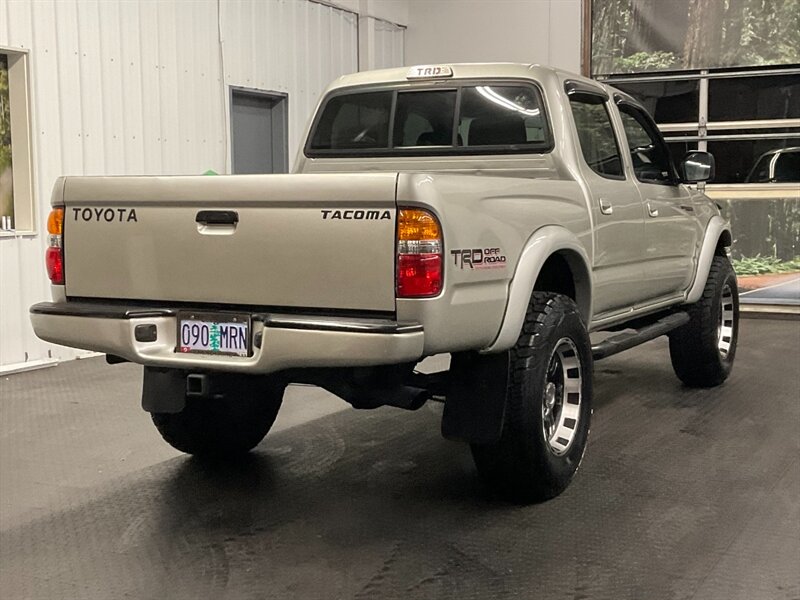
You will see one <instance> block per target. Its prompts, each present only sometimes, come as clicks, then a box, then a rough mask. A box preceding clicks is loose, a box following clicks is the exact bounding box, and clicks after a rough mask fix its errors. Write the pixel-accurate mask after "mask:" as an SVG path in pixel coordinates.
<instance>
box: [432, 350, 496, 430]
mask: <svg viewBox="0 0 800 600" xmlns="http://www.w3.org/2000/svg"><path fill="white" fill-rule="evenodd" d="M508 368H509V361H508V352H500V353H497V354H478V353H476V352H460V353H457V354H453V356H452V358H451V360H450V377H449V381H448V384H447V400H446V401H445V403H444V415H443V416H442V435H443V436H444V437H445V438H447V439H451V440H461V441H464V442H469V443H471V444H492V443H494V442H497V441H498V440H499V439H500V435H501V434H502V432H503V419H504V416H505V410H506V389H507V387H508Z"/></svg>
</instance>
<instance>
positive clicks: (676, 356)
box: [669, 256, 739, 387]
mask: <svg viewBox="0 0 800 600" xmlns="http://www.w3.org/2000/svg"><path fill="white" fill-rule="evenodd" d="M688 310H689V316H690V317H691V319H690V320H689V322H688V323H687V324H686V325H683V326H682V327H679V328H678V329H676V330H675V331H673V332H672V333H670V335H669V355H670V358H671V359H672V368H673V369H674V370H675V374H676V375H677V376H678V378H679V379H680V380H681V381H682V382H683V383H685V384H686V385H688V386H692V387H713V386H715V385H719V384H720V383H722V382H723V381H725V380H726V379H727V378H728V375H730V372H731V368H732V367H733V359H734V358H735V357H736V343H737V340H738V337H739V291H738V288H737V285H736V273H734V271H733V267H732V266H731V263H730V261H729V260H728V259H727V258H726V257H725V256H715V257H714V260H713V261H712V263H711V270H710V271H709V273H708V279H707V280H706V286H705V289H704V290H703V295H702V296H701V297H700V300H698V301H697V302H696V303H695V304H692V305H691V306H690V307H689V309H688Z"/></svg>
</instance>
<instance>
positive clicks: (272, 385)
mask: <svg viewBox="0 0 800 600" xmlns="http://www.w3.org/2000/svg"><path fill="white" fill-rule="evenodd" d="M220 379H222V380H223V381H225V384H224V386H223V388H222V389H223V390H224V391H223V392H222V393H220V394H216V395H215V397H212V398H197V397H187V398H186V406H185V407H184V409H183V410H182V411H181V412H179V413H152V414H151V417H152V419H153V424H154V425H155V426H156V429H157V430H158V432H159V433H160V434H161V437H162V438H164V441H166V442H167V443H168V444H169V445H170V446H172V447H173V448H175V449H176V450H180V451H181V452H186V453H187V454H194V455H196V456H200V457H211V458H213V457H224V456H233V455H237V454H244V453H245V452H248V451H249V450H251V449H252V448H254V447H255V446H257V445H258V443H259V442H260V441H261V440H262V439H264V436H265V435H267V432H268V431H269V430H270V428H271V427H272V424H273V423H274V422H275V418H276V417H277V416H278V410H279V409H280V407H281V402H282V401H283V391H284V389H285V384H283V383H281V382H277V381H272V380H270V379H268V378H261V377H259V378H257V377H235V376H228V377H226V378H222V377H221V378H220Z"/></svg>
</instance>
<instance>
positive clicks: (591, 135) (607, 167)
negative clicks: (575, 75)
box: [569, 94, 625, 179]
mask: <svg viewBox="0 0 800 600" xmlns="http://www.w3.org/2000/svg"><path fill="white" fill-rule="evenodd" d="M569 103H570V106H571V107H572V116H573V117H574V119H575V127H577V130H578V139H579V140H580V144H581V152H582V153H583V158H584V159H585V160H586V164H587V165H589V167H591V169H592V171H594V172H595V173H597V174H598V175H602V176H603V177H607V178H609V179H625V175H624V174H623V172H622V160H621V158H620V154H619V144H617V138H616V136H615V135H614V128H613V127H612V125H611V116H610V115H609V114H608V108H606V105H605V100H604V99H603V98H602V97H600V96H595V95H592V94H573V95H571V96H570V97H569Z"/></svg>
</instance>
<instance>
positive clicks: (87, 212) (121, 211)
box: [72, 207, 139, 223]
mask: <svg viewBox="0 0 800 600" xmlns="http://www.w3.org/2000/svg"><path fill="white" fill-rule="evenodd" d="M72 219H73V220H74V221H87V222H88V221H97V222H98V223H100V222H103V221H105V222H106V223H130V222H131V221H133V222H134V223H138V222H139V219H138V218H136V209H135V208H78V207H72Z"/></svg>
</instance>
